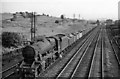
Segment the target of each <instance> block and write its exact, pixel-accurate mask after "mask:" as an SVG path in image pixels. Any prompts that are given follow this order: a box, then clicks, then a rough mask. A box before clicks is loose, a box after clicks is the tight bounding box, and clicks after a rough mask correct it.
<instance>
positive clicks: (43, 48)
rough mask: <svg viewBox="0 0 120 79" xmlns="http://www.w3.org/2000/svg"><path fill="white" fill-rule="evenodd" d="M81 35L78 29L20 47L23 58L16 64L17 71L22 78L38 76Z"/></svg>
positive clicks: (60, 56)
mask: <svg viewBox="0 0 120 79" xmlns="http://www.w3.org/2000/svg"><path fill="white" fill-rule="evenodd" d="M90 30H91V29H90ZM87 31H88V30H87ZM85 33H87V32H85ZM81 37H82V32H81V31H79V32H77V33H71V34H68V35H64V34H57V35H54V36H50V37H42V38H39V39H38V40H37V42H36V43H33V44H32V45H27V46H26V47H24V48H23V49H22V56H23V58H24V60H23V61H22V62H21V63H20V64H19V65H18V67H17V69H16V71H17V73H18V74H19V75H20V77H22V78H29V77H32V78H34V77H38V76H39V74H40V72H41V71H44V70H45V69H46V68H47V67H48V66H49V65H50V64H51V63H53V62H54V61H55V60H56V59H58V58H62V54H63V53H64V51H65V50H66V49H67V48H68V47H70V46H71V45H72V44H73V43H75V42H76V41H77V40H78V39H79V38H81Z"/></svg>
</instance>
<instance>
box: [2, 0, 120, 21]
mask: <svg viewBox="0 0 120 79" xmlns="http://www.w3.org/2000/svg"><path fill="white" fill-rule="evenodd" d="M1 1H2V12H20V11H23V12H24V11H30V12H31V11H35V12H37V13H40V14H42V13H45V14H49V15H52V16H57V17H59V16H60V15H61V14H64V15H65V16H66V17H70V18H71V17H73V14H75V15H76V18H78V16H79V14H80V16H81V18H84V19H99V18H111V19H117V18H118V2H119V1H120V0H1Z"/></svg>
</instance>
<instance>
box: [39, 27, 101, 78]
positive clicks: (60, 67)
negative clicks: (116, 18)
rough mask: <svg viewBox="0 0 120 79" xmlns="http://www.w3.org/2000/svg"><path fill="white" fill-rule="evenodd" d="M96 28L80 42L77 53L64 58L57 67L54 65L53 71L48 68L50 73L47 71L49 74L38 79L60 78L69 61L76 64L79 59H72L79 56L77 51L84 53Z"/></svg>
mask: <svg viewBox="0 0 120 79" xmlns="http://www.w3.org/2000/svg"><path fill="white" fill-rule="evenodd" d="M98 28H99V27H97V28H96V30H94V31H92V32H91V34H89V35H88V37H87V38H86V39H84V42H83V41H82V43H81V45H80V46H79V47H80V48H78V50H77V51H74V54H71V56H66V57H65V58H64V59H62V60H61V62H60V64H59V65H56V66H54V67H53V68H54V69H51V68H50V69H51V70H52V71H51V70H50V71H49V70H47V72H49V73H44V75H43V74H41V75H40V77H54V76H56V78H58V77H59V76H60V74H61V72H63V71H64V69H66V68H67V66H68V65H69V64H71V63H70V62H71V61H74V63H76V62H77V61H78V59H79V58H78V57H77V58H78V59H77V60H75V59H74V57H75V56H76V55H78V54H79V51H84V49H85V48H87V46H88V44H89V43H90V42H91V41H92V39H93V38H94V35H95V34H96V33H97V31H98ZM75 48H76V47H75ZM70 53H71V52H69V54H70ZM80 55H82V53H80ZM67 62H68V63H67ZM71 68H72V67H71ZM67 70H71V69H67ZM57 73H59V74H57Z"/></svg>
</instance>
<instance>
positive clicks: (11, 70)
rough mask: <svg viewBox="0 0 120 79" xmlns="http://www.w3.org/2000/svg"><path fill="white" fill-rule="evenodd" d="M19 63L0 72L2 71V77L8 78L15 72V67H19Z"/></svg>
mask: <svg viewBox="0 0 120 79" xmlns="http://www.w3.org/2000/svg"><path fill="white" fill-rule="evenodd" d="M17 65H18V64H15V65H13V66H11V67H10V68H7V69H6V70H4V71H2V72H0V73H2V79H6V78H8V77H9V76H10V75H12V74H14V71H15V68H16V67H17Z"/></svg>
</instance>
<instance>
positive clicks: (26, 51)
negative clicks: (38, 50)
mask: <svg viewBox="0 0 120 79" xmlns="http://www.w3.org/2000/svg"><path fill="white" fill-rule="evenodd" d="M22 55H23V57H24V61H25V62H28V63H30V62H32V61H34V56H35V50H34V48H32V47H31V46H26V47H25V48H23V50H22Z"/></svg>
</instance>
